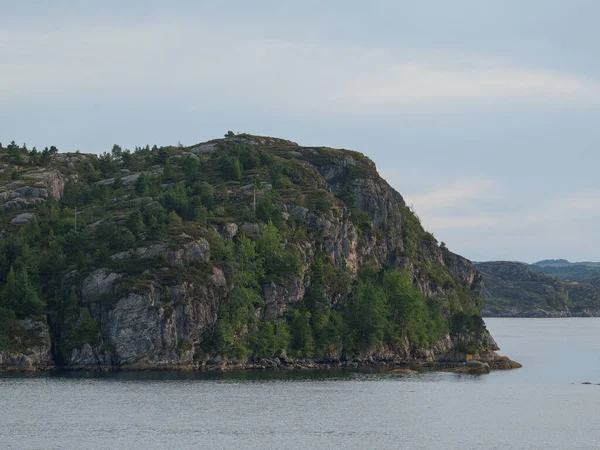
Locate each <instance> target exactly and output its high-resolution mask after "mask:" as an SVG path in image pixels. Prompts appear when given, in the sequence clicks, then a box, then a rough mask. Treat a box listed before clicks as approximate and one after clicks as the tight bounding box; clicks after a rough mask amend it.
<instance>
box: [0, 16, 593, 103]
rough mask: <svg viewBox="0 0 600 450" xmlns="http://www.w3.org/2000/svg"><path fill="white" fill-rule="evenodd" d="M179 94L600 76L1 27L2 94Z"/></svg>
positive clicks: (322, 48)
mask: <svg viewBox="0 0 600 450" xmlns="http://www.w3.org/2000/svg"><path fill="white" fill-rule="evenodd" d="M32 96H40V97H41V98H43V99H48V98H55V99H61V101H81V100H82V99H90V98H92V99H97V100H98V101H111V100H115V99H119V100H122V99H123V98H127V99H131V100H136V99H144V100H146V101H148V100H149V99H150V98H153V99H156V100H160V99H164V98H174V97H176V98H178V99H179V101H180V102H189V103H193V104H202V105H205V106H206V107H214V106H215V105H220V106H230V105H237V106H238V107H239V106H246V107H252V106H254V107H256V108H276V109H284V110H286V111H291V110H299V111H304V112H309V113H314V112H317V113H336V114H346V113H352V114H365V113H377V112H389V111H411V110H413V109H414V108H416V107H418V106H420V105H426V106H431V105H447V104H450V105H454V106H458V105H471V104H474V103H475V104H476V103H483V104H485V105H497V104H498V105H501V104H504V105H506V104H511V105H512V104H515V103H518V102H523V103H526V102H535V101H544V102H556V103H557V104H565V103H571V104H579V103H581V102H584V103H589V102H593V103H594V104H596V103H598V104H600V83H599V82H598V81H596V80H590V79H586V78H584V77H580V76H577V75H574V74H569V73H559V72H553V71H551V70H543V69H533V68H528V67H520V66H514V65H512V64H510V63H507V62H503V61H496V60H494V59H490V58H489V57H482V56H480V55H464V54H440V53H437V52H435V51H432V50H431V49H423V50H422V51H420V52H416V51H414V50H412V51H408V50H407V49H405V48H389V47H375V46H355V45H350V44H345V43H335V42H318V41H310V40H306V41H299V40H285V39H266V38H263V37H257V35H253V34H252V32H251V31H249V30H248V28H244V29H243V33H242V32H240V31H239V30H236V29H235V28H232V27H228V26H227V25H223V24H219V26H217V25H215V24H211V23H210V22H208V21H205V22H203V21H202V20H199V21H196V22H194V23H189V24H184V23H178V24H176V26H169V24H168V23H166V24H160V23H141V24H128V25H123V26H112V27H109V26H106V27H103V28H94V27H92V26H86V27H83V26H82V27H77V26H71V27H66V28H61V29H56V30H45V31H38V30H26V29H22V30H19V29H7V30H4V31H1V32H0V101H2V102H3V103H5V102H11V101H17V100H19V99H30V98H32Z"/></svg>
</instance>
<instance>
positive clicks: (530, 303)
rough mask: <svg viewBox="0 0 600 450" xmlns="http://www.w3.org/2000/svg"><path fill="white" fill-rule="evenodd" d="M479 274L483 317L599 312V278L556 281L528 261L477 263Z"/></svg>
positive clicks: (554, 315)
mask: <svg viewBox="0 0 600 450" xmlns="http://www.w3.org/2000/svg"><path fill="white" fill-rule="evenodd" d="M477 268H478V269H479V270H480V271H481V274H482V276H483V286H484V287H483V296H484V311H483V316H486V317H571V316H599V315H600V278H592V279H589V280H585V281H575V280H569V281H565V280H558V279H556V278H553V277H551V276H549V275H546V274H545V273H541V272H537V271H535V270H534V268H533V267H532V266H530V265H528V264H524V263H516V262H507V261H493V262H485V263H477Z"/></svg>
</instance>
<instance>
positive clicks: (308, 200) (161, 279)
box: [0, 135, 503, 369]
mask: <svg viewBox="0 0 600 450" xmlns="http://www.w3.org/2000/svg"><path fill="white" fill-rule="evenodd" d="M46 151H47V152H48V150H46ZM0 152H2V161H4V162H3V166H2V171H3V172H2V174H1V175H0V176H4V179H0V203H1V205H0V207H1V208H2V214H1V215H0V220H1V221H2V224H3V227H4V229H3V231H2V237H1V238H0V239H1V241H0V244H1V246H2V249H3V251H4V253H5V256H4V257H3V259H2V260H0V283H1V284H2V287H1V288H0V292H1V293H2V294H1V295H2V297H1V298H0V308H2V310H1V311H4V312H5V316H6V320H4V321H3V322H0V367H2V368H4V369H7V368H15V367H28V368H31V369H35V368H39V369H44V368H49V367H53V366H55V365H56V366H59V367H67V368H77V367H88V368H89V367H98V368H101V367H118V368H202V367H206V365H207V364H208V365H211V364H212V365H218V366H220V367H221V366H226V365H230V366H232V367H249V366H250V367H255V366H256V365H259V366H260V365H261V364H262V365H263V366H264V364H266V363H264V361H275V360H276V361H278V363H276V364H297V362H298V361H304V362H306V361H309V362H310V361H317V362H319V361H320V362H321V363H327V364H329V363H332V362H333V363H335V364H341V363H343V362H348V361H350V362H352V361H371V362H374V361H387V362H411V361H412V362H414V361H416V362H425V361H430V362H431V361H434V360H436V359H441V360H445V361H448V360H461V359H464V354H465V352H470V353H473V354H474V355H475V359H481V360H486V361H501V360H500V359H499V357H498V356H497V355H496V354H495V353H494V350H496V349H497V346H496V344H495V342H494V341H493V339H492V338H491V336H490V335H489V333H488V332H487V330H486V329H485V325H484V324H483V322H482V320H481V317H480V312H481V308H482V300H481V291H482V278H481V274H480V273H479V271H478V270H477V269H476V268H475V266H474V265H473V264H472V263H471V262H470V261H468V260H466V259H464V258H462V257H460V256H458V255H455V254H454V253H452V252H451V251H449V250H448V249H447V248H445V247H444V248H441V247H440V246H439V245H438V243H437V241H436V240H435V238H434V237H433V235H431V234H430V233H427V232H426V231H425V230H423V228H422V227H421V224H420V223H419V221H418V219H417V218H416V216H415V215H414V214H413V213H412V212H411V211H410V210H409V208H408V207H407V206H406V205H405V203H404V200H403V198H402V196H401V195H400V194H399V193H398V192H396V191H395V190H394V189H392V188H391V187H390V186H389V185H388V184H387V183H386V182H385V180H383V179H382V178H381V177H380V176H379V175H378V173H377V171H376V168H375V165H374V164H373V162H372V161H371V160H369V159H368V158H367V157H365V156H364V155H363V154H361V153H358V152H352V151H347V150H336V149H330V148H313V147H301V146H298V145H297V144H295V143H293V142H290V141H285V140H281V139H275V138H266V137H257V136H250V135H238V136H229V137H228V138H226V139H220V140H214V141H210V142H208V143H203V144H198V145H195V146H193V147H163V148H156V147H154V148H149V147H143V148H136V150H135V151H134V152H130V151H126V150H122V149H120V148H119V147H118V146H115V148H113V151H112V152H111V153H107V154H104V155H100V156H96V155H86V154H79V153H77V154H60V153H56V152H48V153H47V154H44V160H43V161H44V162H43V163H40V161H39V160H36V159H35V158H32V153H33V152H30V151H28V150H26V149H23V148H21V149H19V147H17V146H15V145H13V146H12V148H5V149H2V150H0ZM48 154H49V155H50V156H48ZM31 330H35V332H34V333H32V332H31ZM26 336H28V337H26ZM273 358H275V359H273ZM261 361H263V363H261ZM502 364H503V363H502V362H500V363H498V364H497V365H502Z"/></svg>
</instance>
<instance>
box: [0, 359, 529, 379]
mask: <svg viewBox="0 0 600 450" xmlns="http://www.w3.org/2000/svg"><path fill="white" fill-rule="evenodd" d="M520 367H522V366H521V364H519V363H518V362H516V361H513V360H511V359H509V358H507V357H505V356H502V357H498V358H495V359H490V360H473V361H466V360H461V361H419V360H414V361H399V360H386V359H379V360H378V359H373V358H366V359H362V358H356V359H351V360H345V361H342V360H310V359H298V360H295V359H288V358H282V359H280V358H268V359H262V360H260V361H238V360H227V361H219V362H212V361H209V362H203V363H199V364H181V365H180V364H135V365H122V366H101V365H93V366H70V367H57V366H44V367H32V366H28V367H24V366H21V367H18V366H6V367H0V374H2V373H13V374H14V373H36V372H47V373H50V372H58V371H73V372H76V371H93V372H119V371H130V372H144V371H177V372H191V371H197V372H233V371H248V372H251V371H265V372H268V371H305V370H306V371H308V370H334V369H349V370H360V369H377V370H380V371H382V372H391V373H394V372H395V373H397V374H404V375H406V374H409V373H418V372H425V371H436V372H457V373H472V374H485V373H489V372H491V371H493V370H511V369H518V368H520Z"/></svg>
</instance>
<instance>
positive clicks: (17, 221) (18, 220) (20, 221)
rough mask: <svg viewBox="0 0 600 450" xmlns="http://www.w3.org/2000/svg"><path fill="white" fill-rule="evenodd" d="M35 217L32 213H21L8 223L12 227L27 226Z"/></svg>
mask: <svg viewBox="0 0 600 450" xmlns="http://www.w3.org/2000/svg"><path fill="white" fill-rule="evenodd" d="M34 217H35V214H34V213H21V214H18V215H16V216H15V217H13V219H12V220H11V221H10V223H12V224H13V225H27V224H28V223H29V221H30V220H31V219H33V218H34Z"/></svg>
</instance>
